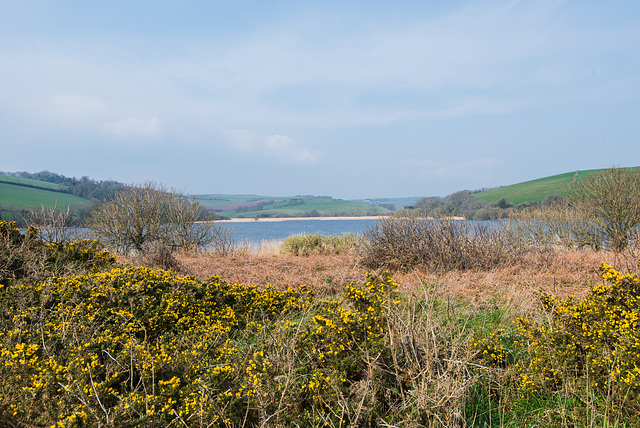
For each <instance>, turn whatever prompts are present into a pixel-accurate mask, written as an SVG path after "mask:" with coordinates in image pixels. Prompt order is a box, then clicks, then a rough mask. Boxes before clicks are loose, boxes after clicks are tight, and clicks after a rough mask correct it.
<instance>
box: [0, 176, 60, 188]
mask: <svg viewBox="0 0 640 428" xmlns="http://www.w3.org/2000/svg"><path fill="white" fill-rule="evenodd" d="M0 183H7V184H18V185H23V186H25V187H38V188H42V189H50V190H63V188H64V186H62V185H61V184H56V183H48V182H46V181H39V180H32V179H30V178H20V177H12V176H9V175H0Z"/></svg>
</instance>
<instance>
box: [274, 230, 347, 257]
mask: <svg viewBox="0 0 640 428" xmlns="http://www.w3.org/2000/svg"><path fill="white" fill-rule="evenodd" d="M357 247H358V237H357V236H356V235H354V234H353V233H345V234H343V235H329V236H324V235H319V234H317V233H316V234H311V235H292V236H289V237H288V238H286V239H285V240H284V241H283V242H282V244H281V246H280V252H282V253H284V254H291V255H293V256H308V255H309V254H311V253H319V254H327V253H329V254H341V253H345V252H349V251H353V250H355V249H356V248H357Z"/></svg>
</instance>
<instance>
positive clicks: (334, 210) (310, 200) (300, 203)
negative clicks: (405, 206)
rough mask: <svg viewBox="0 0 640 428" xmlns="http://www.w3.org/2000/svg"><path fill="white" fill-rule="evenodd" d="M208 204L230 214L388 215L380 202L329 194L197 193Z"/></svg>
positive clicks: (211, 207)
mask: <svg viewBox="0 0 640 428" xmlns="http://www.w3.org/2000/svg"><path fill="white" fill-rule="evenodd" d="M193 199H194V200H196V201H198V202H199V203H200V204H201V205H202V206H204V207H205V208H208V209H211V210H213V211H215V212H216V213H218V214H220V215H223V216H226V217H229V218H243V217H244V218H255V217H336V216H350V217H359V216H371V215H385V214H389V213H390V212H391V211H390V210H388V209H386V208H383V207H380V206H378V205H374V204H370V203H365V202H356V201H346V200H342V199H333V198H331V197H328V196H258V195H195V196H193Z"/></svg>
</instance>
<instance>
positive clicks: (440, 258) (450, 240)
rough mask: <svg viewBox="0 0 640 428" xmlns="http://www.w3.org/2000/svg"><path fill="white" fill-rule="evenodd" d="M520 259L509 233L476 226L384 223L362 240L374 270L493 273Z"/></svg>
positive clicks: (405, 220)
mask: <svg viewBox="0 0 640 428" xmlns="http://www.w3.org/2000/svg"><path fill="white" fill-rule="evenodd" d="M521 253H522V247H521V245H519V243H518V241H517V239H516V237H515V235H513V234H512V233H510V230H509V229H506V228H502V227H491V226H489V225H486V224H481V223H475V222H474V223H468V222H459V221H453V220H430V219H424V218H414V217H411V218H383V219H380V220H378V221H377V222H376V224H375V225H373V226H371V227H369V228H368V229H367V230H366V231H365V232H364V234H363V262H364V264H365V266H368V267H370V268H374V269H377V268H380V267H388V268H391V269H407V268H410V267H413V266H416V265H423V266H425V267H427V268H430V269H433V270H439V271H445V270H453V269H463V270H464V269H491V268H494V267H497V266H501V265H505V264H508V263H513V262H515V261H517V260H518V259H519V257H520V255H521Z"/></svg>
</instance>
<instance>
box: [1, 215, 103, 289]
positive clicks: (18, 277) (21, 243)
mask: <svg viewBox="0 0 640 428" xmlns="http://www.w3.org/2000/svg"><path fill="white" fill-rule="evenodd" d="M113 263H115V258H114V257H113V255H112V254H111V253H109V252H108V251H105V250H104V249H103V247H102V245H101V244H100V242H98V241H96V240H91V239H82V240H72V241H68V242H49V243H47V242H44V241H43V240H42V239H41V238H40V233H39V231H38V229H37V228H35V227H33V226H30V227H29V228H28V229H27V231H26V232H25V233H24V234H22V233H20V231H19V230H18V229H17V228H16V227H15V223H14V222H4V221H0V284H4V285H8V284H9V283H11V282H12V281H19V282H34V281H38V280H42V279H45V278H48V277H51V276H60V275H68V274H77V272H78V271H84V270H91V269H102V268H104V267H107V266H109V265H111V264H113Z"/></svg>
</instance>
